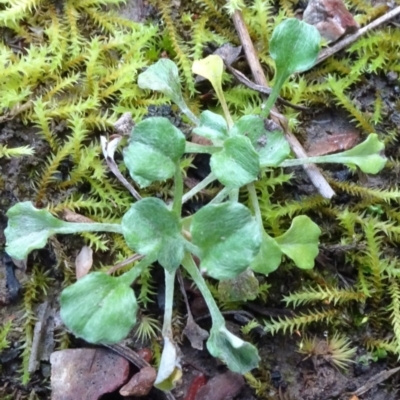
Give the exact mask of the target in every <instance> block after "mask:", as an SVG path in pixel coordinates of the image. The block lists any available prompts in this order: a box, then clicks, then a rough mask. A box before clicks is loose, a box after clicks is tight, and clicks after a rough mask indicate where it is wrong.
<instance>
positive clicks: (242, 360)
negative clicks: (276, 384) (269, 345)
mask: <svg viewBox="0 0 400 400" xmlns="http://www.w3.org/2000/svg"><path fill="white" fill-rule="evenodd" d="M207 349H208V351H209V352H210V354H211V355H212V356H214V357H218V358H219V359H221V360H222V361H223V362H224V363H225V364H226V365H227V367H228V368H229V369H230V370H231V371H233V372H237V373H239V374H245V373H247V372H249V371H251V370H252V369H254V368H257V367H258V363H259V362H260V357H259V355H258V351H257V349H256V347H254V346H253V345H252V344H250V343H248V342H245V341H243V340H242V339H240V338H238V337H237V336H235V335H234V334H233V333H231V332H229V331H228V329H226V327H225V326H224V325H223V326H220V327H213V328H212V329H211V332H210V338H209V339H208V340H207Z"/></svg>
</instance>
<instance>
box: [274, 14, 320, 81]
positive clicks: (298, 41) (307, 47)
mask: <svg viewBox="0 0 400 400" xmlns="http://www.w3.org/2000/svg"><path fill="white" fill-rule="evenodd" d="M320 41H321V36H320V34H319V32H318V29H317V28H316V27H315V26H313V25H309V24H307V23H305V22H303V21H299V20H298V19H296V18H289V19H287V20H285V21H283V22H282V23H280V24H279V25H278V26H277V27H276V28H275V29H274V32H273V33H272V37H271V41H270V46H269V52H270V55H271V57H272V58H273V59H274V60H275V64H276V69H277V72H276V74H277V78H276V80H277V81H280V80H281V79H280V78H279V77H278V75H279V76H282V77H285V78H284V79H286V78H287V77H288V76H289V75H290V74H292V73H294V72H301V71H305V70H307V69H309V68H311V67H312V66H313V65H314V64H315V61H316V60H317V57H318V52H319V48H320ZM284 79H283V80H284Z"/></svg>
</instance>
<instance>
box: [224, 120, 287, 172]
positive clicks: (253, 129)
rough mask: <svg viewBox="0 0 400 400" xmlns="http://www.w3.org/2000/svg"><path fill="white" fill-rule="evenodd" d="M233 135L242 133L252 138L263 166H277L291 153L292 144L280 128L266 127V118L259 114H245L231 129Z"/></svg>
mask: <svg viewBox="0 0 400 400" xmlns="http://www.w3.org/2000/svg"><path fill="white" fill-rule="evenodd" d="M231 135H232V136H235V135H242V136H246V137H248V138H249V139H250V141H251V144H252V145H253V147H254V149H255V150H256V152H257V153H258V155H259V157H260V164H261V165H262V166H263V167H269V166H271V167H275V166H277V165H279V164H280V163H281V162H282V161H283V160H285V159H286V158H287V157H288V155H289V154H290V146H289V143H288V142H287V140H286V139H285V136H284V135H283V132H282V131H281V130H279V129H276V130H273V131H268V130H266V129H265V119H264V118H261V117H260V116H259V115H245V116H244V117H242V118H240V119H239V120H238V121H237V122H236V123H235V125H234V126H233V127H232V129H231Z"/></svg>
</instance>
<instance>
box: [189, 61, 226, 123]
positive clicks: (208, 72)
mask: <svg viewBox="0 0 400 400" xmlns="http://www.w3.org/2000/svg"><path fill="white" fill-rule="evenodd" d="M192 71H193V73H194V74H197V75H200V76H202V77H204V78H206V79H208V80H209V81H210V83H211V85H212V86H213V88H214V90H215V93H216V95H217V97H218V100H219V101H220V103H221V106H222V109H223V110H224V114H225V118H226V120H227V122H228V126H232V125H233V121H232V117H231V115H230V114H229V110H228V106H227V104H226V101H225V97H224V92H223V91H222V73H223V72H224V62H223V60H222V58H221V57H220V56H218V55H216V54H211V55H210V56H208V57H206V58H203V59H202V60H196V61H194V62H193V65H192Z"/></svg>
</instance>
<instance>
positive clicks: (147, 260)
mask: <svg viewBox="0 0 400 400" xmlns="http://www.w3.org/2000/svg"><path fill="white" fill-rule="evenodd" d="M156 260H157V257H156V255H155V254H153V253H150V254H148V255H147V256H145V257H144V258H143V259H142V260H140V261H139V262H138V263H137V264H136V265H135V266H133V267H132V268H131V269H130V270H129V271H128V272H125V273H124V274H122V275H121V276H119V277H118V278H116V279H118V280H120V281H123V282H126V283H128V282H129V285H132V284H133V282H135V280H136V279H137V278H138V277H139V276H140V275H141V274H142V273H143V271H144V270H145V269H146V268H147V267H148V266H149V265H150V264H152V263H153V262H155V261H156Z"/></svg>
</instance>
